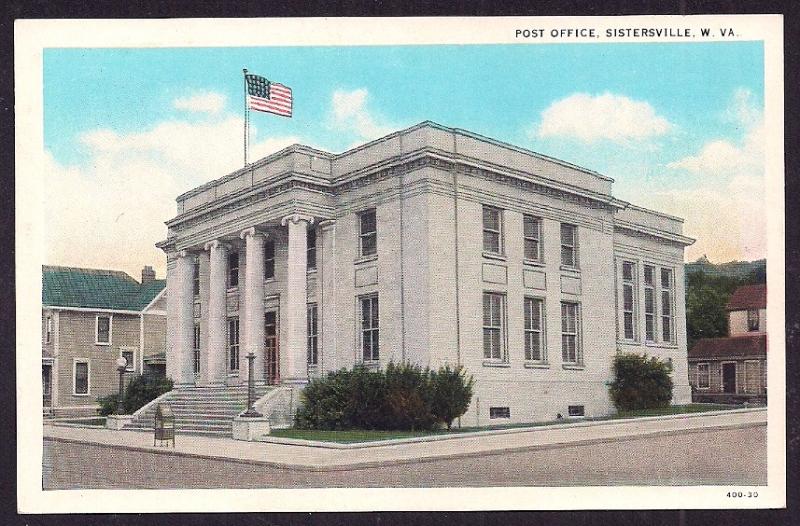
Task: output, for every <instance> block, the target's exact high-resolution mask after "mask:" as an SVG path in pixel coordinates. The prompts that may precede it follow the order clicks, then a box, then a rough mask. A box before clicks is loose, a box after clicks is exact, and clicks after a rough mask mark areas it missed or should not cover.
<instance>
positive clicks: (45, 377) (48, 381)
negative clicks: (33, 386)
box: [42, 364, 53, 407]
mask: <svg viewBox="0 0 800 526" xmlns="http://www.w3.org/2000/svg"><path fill="white" fill-rule="evenodd" d="M52 389H53V366H52V365H50V364H42V406H43V407H50V406H51V405H52V404H53V391H52Z"/></svg>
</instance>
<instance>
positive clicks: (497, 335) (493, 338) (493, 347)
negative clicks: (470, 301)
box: [483, 292, 506, 361]
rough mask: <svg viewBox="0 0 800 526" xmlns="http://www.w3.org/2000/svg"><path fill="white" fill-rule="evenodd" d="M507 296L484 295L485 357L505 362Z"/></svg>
mask: <svg viewBox="0 0 800 526" xmlns="http://www.w3.org/2000/svg"><path fill="white" fill-rule="evenodd" d="M505 339H506V338H505V296H504V295H503V294H498V293H495V292H484V293H483V357H484V358H486V359H487V360H498V361H500V360H505V358H506V352H505Z"/></svg>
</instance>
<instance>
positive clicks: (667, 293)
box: [661, 268, 675, 343]
mask: <svg viewBox="0 0 800 526" xmlns="http://www.w3.org/2000/svg"><path fill="white" fill-rule="evenodd" d="M674 287H675V280H674V279H673V277H672V269H668V268H662V269H661V339H662V341H665V342H670V343H671V342H673V341H675V328H674V324H673V321H672V320H673V308H672V298H673V294H674V292H673V291H674Z"/></svg>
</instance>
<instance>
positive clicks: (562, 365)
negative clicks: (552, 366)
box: [561, 363, 586, 371]
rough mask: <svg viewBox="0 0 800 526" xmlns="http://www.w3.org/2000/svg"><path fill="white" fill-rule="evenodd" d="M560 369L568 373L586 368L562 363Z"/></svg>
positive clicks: (577, 364) (575, 364)
mask: <svg viewBox="0 0 800 526" xmlns="http://www.w3.org/2000/svg"><path fill="white" fill-rule="evenodd" d="M561 368H562V369H566V370H568V371H583V370H584V369H586V366H585V365H583V364H579V363H562V364H561Z"/></svg>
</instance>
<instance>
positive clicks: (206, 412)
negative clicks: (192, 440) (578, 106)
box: [124, 386, 274, 437]
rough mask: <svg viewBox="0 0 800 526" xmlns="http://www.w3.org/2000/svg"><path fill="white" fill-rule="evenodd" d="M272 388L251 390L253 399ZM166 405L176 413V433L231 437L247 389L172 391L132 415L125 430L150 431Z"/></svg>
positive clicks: (210, 388) (245, 403) (189, 389)
mask: <svg viewBox="0 0 800 526" xmlns="http://www.w3.org/2000/svg"><path fill="white" fill-rule="evenodd" d="M272 389H274V388H273V387H271V386H258V387H256V388H255V389H254V391H255V399H256V400H257V399H259V398H261V397H263V396H264V395H266V394H267V393H268V392H269V391H270V390H272ZM159 403H167V404H169V405H170V407H171V408H172V412H173V413H174V414H175V432H176V433H179V434H180V433H185V434H195V435H210V436H227V437H230V436H231V435H232V422H233V417H235V416H236V415H238V414H239V413H241V412H242V411H244V410H245V409H246V408H247V387H241V386H237V387H185V388H179V389H173V390H172V391H170V392H168V393H165V394H164V395H162V396H160V397H159V398H157V399H156V400H153V401H152V402H150V403H149V404H147V405H146V406H144V407H142V408H141V409H140V410H139V411H137V412H136V413H134V415H133V416H134V418H133V420H132V421H131V422H130V423H128V424H127V425H126V426H125V427H124V429H132V430H141V431H150V432H152V431H153V425H154V417H155V412H156V407H157V406H158V404H159Z"/></svg>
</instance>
